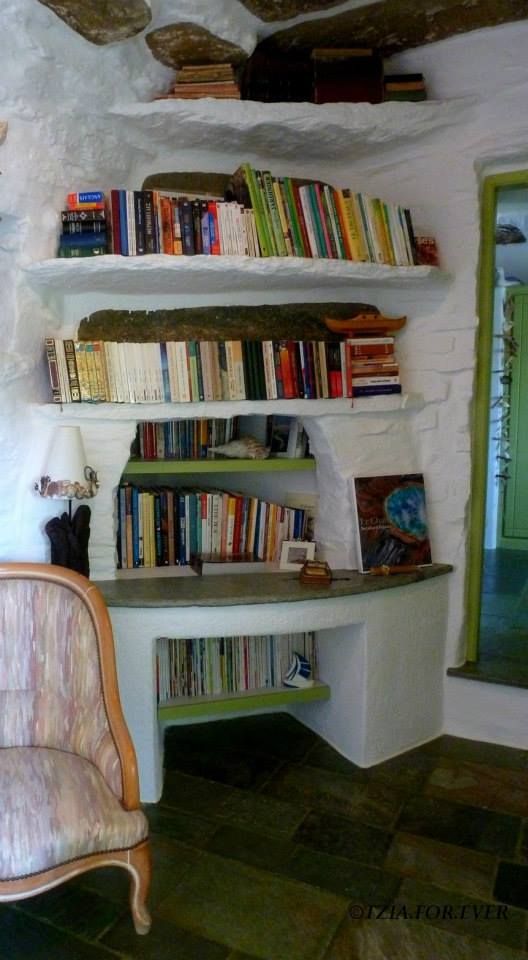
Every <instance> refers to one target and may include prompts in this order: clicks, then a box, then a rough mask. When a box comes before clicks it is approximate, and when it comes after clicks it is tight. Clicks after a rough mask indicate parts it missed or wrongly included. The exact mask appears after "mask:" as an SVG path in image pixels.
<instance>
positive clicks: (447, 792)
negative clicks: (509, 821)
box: [425, 758, 528, 817]
mask: <svg viewBox="0 0 528 960" xmlns="http://www.w3.org/2000/svg"><path fill="white" fill-rule="evenodd" d="M425 793H426V794H427V795H428V796H434V797H443V798H444V799H447V800H454V801H456V803H467V804H473V805H474V806H475V805H476V806H479V807H485V808H486V809H489V810H497V811H499V812H502V813H511V814H513V815H514V816H518V817H527V816H528V770H519V769H514V770H510V769H508V768H507V767H495V766H490V765H488V764H484V763H471V762H469V761H455V760H447V759H443V758H442V759H441V760H440V761H439V762H438V764H437V765H436V766H435V768H434V770H432V772H431V775H430V777H429V780H428V781H427V787H426V789H425Z"/></svg>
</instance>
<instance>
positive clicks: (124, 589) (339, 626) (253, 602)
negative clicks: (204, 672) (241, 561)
mask: <svg viewBox="0 0 528 960" xmlns="http://www.w3.org/2000/svg"><path fill="white" fill-rule="evenodd" d="M451 569H452V567H451V566H449V565H447V564H432V565H431V566H429V567H424V568H422V569H421V570H419V571H417V572H416V573H410V574H398V575H396V576H389V577H374V576H370V575H362V574H359V573H356V572H354V571H346V570H344V571H334V579H333V582H332V583H331V585H330V586H329V587H323V588H313V587H307V586H303V585H302V584H300V583H299V581H298V578H297V575H296V574H293V573H278V574H276V573H272V574H261V575H260V576H259V577H254V576H253V575H251V574H249V575H240V576H220V577H194V578H192V577H184V578H166V579H147V580H128V581H123V580H105V581H99V582H97V586H98V587H99V588H100V589H101V591H102V593H103V596H104V597H105V600H106V602H107V604H108V606H109V610H110V615H111V618H112V623H113V627H114V635H115V642H116V655H117V668H118V676H119V687H120V693H121V700H122V704H123V709H124V712H125V716H126V720H127V723H128V726H129V728H130V732H131V735H132V739H133V740H134V744H135V747H136V751H137V755H138V765H139V775H140V786H141V798H142V800H143V801H145V802H156V801H157V800H159V798H160V796H161V791H162V784H163V735H162V734H163V723H162V722H160V719H159V716H158V708H157V703H156V639H157V638H158V637H161V636H169V637H204V636H218V637H220V636H236V635H239V634H249V635H251V634H261V633H290V632H295V631H305V630H315V631H317V636H318V653H319V675H320V677H321V679H322V680H323V681H325V683H327V684H328V685H329V686H330V698H329V699H328V700H321V701H315V702H312V703H295V702H293V703H287V704H285V705H283V706H281V707H280V709H284V710H288V712H290V713H292V714H294V715H295V716H296V717H297V718H298V719H299V720H301V721H302V722H303V723H305V724H306V725H307V726H308V727H310V728H311V729H313V730H314V731H316V732H317V733H318V734H320V736H322V737H323V738H324V739H325V740H326V741H328V742H329V743H330V744H332V746H334V747H335V748H336V749H337V750H338V751H339V752H340V753H342V754H343V756H345V757H347V758H348V759H349V760H352V761H353V762H354V763H356V764H358V765H359V766H365V767H368V766H371V765H372V764H374V763H378V762H380V761H382V760H384V759H386V758H388V757H391V756H394V755H396V754H398V753H401V752H402V751H404V750H407V749H409V748H411V747H413V746H415V745H416V744H419V743H423V742H425V741H427V740H430V739H432V738H433V737H435V736H437V735H438V734H439V733H440V732H441V729H442V689H443V674H444V645H445V632H446V615H447V584H448V578H447V577H446V576H445V574H446V573H449V571H450V570H451ZM257 709H258V710H259V711H260V712H262V710H263V709H266V708H264V707H263V706H262V704H261V703H260V702H259V706H258V707H257ZM270 709H277V707H276V705H272V706H271V708H270ZM213 715H214V712H213V711H212V712H211V716H213ZM229 715H233V714H226V713H225V712H224V713H223V714H222V716H223V717H226V716H229ZM199 719H200V720H204V719H209V717H208V715H207V713H206V712H201V714H200V717H199ZM171 722H173V721H171ZM183 722H189V720H188V718H187V719H185V720H184V721H183Z"/></svg>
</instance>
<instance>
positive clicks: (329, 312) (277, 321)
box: [78, 303, 376, 343]
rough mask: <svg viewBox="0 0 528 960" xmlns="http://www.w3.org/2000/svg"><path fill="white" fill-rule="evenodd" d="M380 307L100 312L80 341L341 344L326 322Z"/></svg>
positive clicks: (85, 322)
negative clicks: (238, 341) (285, 341)
mask: <svg viewBox="0 0 528 960" xmlns="http://www.w3.org/2000/svg"><path fill="white" fill-rule="evenodd" d="M366 311H370V312H376V307H373V306H372V304H365V303H281V304H277V305H269V304H262V305H261V306H233V307H224V306H215V307H184V308H180V309H177V310H150V311H147V310H98V311H96V312H95V313H92V314H91V315H90V316H89V317H84V318H83V319H82V320H81V323H80V325H79V331H78V337H79V339H80V340H118V341H130V342H131V343H141V342H145V341H156V342H159V341H161V342H163V341H166V340H281V339H284V338H285V337H286V338H288V339H289V340H337V339H339V337H338V336H337V335H336V334H332V333H330V331H329V330H327V328H326V327H325V325H324V323H323V317H325V316H331V317H336V318H346V317H351V316H355V315H356V314H358V313H364V312H366Z"/></svg>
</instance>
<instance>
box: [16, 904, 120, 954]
mask: <svg viewBox="0 0 528 960" xmlns="http://www.w3.org/2000/svg"><path fill="white" fill-rule="evenodd" d="M0 957H1V958H2V960H116V954H115V952H114V951H112V950H108V949H107V948H106V947H104V946H103V945H102V944H92V943H87V942H86V941H84V940H80V939H79V938H78V937H75V936H72V934H70V933H67V932H65V931H63V930H59V929H57V928H56V927H53V926H51V924H50V923H47V922H45V921H41V920H38V919H37V918H36V917H32V916H31V915H29V914H27V913H22V912H21V911H20V910H18V909H9V908H6V907H4V908H3V909H2V910H0Z"/></svg>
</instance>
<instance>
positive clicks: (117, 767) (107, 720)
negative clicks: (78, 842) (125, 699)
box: [0, 564, 137, 806]
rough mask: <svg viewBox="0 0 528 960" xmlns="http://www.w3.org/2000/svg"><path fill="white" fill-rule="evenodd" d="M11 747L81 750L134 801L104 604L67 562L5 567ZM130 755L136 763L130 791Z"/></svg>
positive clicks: (0, 602)
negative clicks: (128, 774)
mask: <svg viewBox="0 0 528 960" xmlns="http://www.w3.org/2000/svg"><path fill="white" fill-rule="evenodd" d="M11 746H38V747H50V748H55V749H58V750H65V751H68V752H71V753H76V754H79V755H80V756H82V757H85V758H86V759H88V760H91V761H92V762H93V763H94V764H95V765H96V766H97V767H98V768H99V769H100V770H101V772H102V773H103V776H104V777H105V780H106V781H107V783H108V785H109V786H110V787H111V789H112V790H113V792H114V793H115V794H116V796H118V797H119V798H120V799H122V800H124V801H125V805H126V806H134V804H135V801H136V799H137V798H136V797H134V796H132V795H131V794H130V790H132V794H134V792H136V793H137V787H136V788H134V775H135V779H136V781H137V770H136V767H135V754H134V750H133V747H132V744H131V741H130V737H129V734H128V730H127V729H126V726H125V724H124V720H123V716H122V712H121V706H120V703H119V694H118V691H117V680H116V672H115V659H114V650H113V637H112V629H111V625H110V620H109V617H108V613H107V610H106V606H105V604H104V601H103V599H102V597H101V594H100V593H99V591H98V590H97V589H96V587H95V586H94V585H93V584H91V583H90V581H88V580H86V579H85V578H84V577H81V576H80V575H79V574H76V573H73V572H72V571H70V570H65V569H64V568H62V567H58V566H51V565H49V566H48V565H44V564H0V747H11ZM124 760H125V761H126V762H128V761H130V760H131V762H132V765H133V767H134V770H133V774H134V775H133V776H132V778H131V780H130V784H128V791H127V783H126V781H127V779H129V778H128V777H127V775H126V774H125V773H124V769H123V767H124V763H123V761H124ZM127 792H128V796H125V795H126V794H127ZM127 801H128V802H127Z"/></svg>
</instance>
